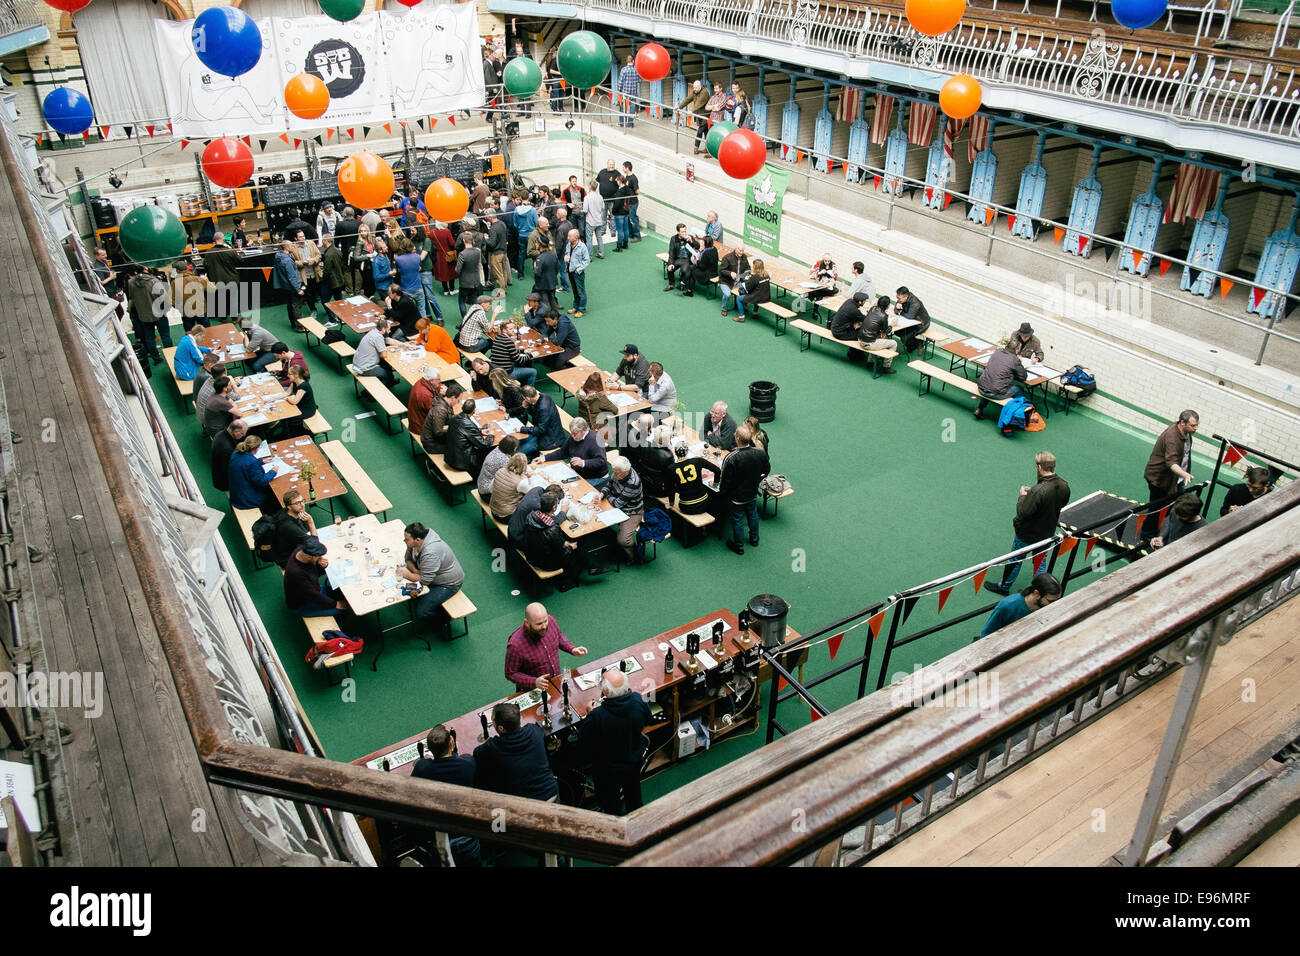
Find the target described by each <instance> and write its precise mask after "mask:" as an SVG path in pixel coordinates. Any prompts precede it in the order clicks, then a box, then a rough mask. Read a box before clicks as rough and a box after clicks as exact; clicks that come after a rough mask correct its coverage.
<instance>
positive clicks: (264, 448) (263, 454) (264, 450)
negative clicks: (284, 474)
mask: <svg viewBox="0 0 1300 956" xmlns="http://www.w3.org/2000/svg"><path fill="white" fill-rule="evenodd" d="M253 456H254V457H255V458H270V457H271V443H270V442H269V441H264V442H262V444H260V445H258V446H257V451H255V452H253Z"/></svg>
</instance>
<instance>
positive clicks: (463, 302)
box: [456, 235, 483, 319]
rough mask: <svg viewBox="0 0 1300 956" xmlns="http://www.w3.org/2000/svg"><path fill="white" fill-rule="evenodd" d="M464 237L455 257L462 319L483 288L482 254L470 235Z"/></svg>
mask: <svg viewBox="0 0 1300 956" xmlns="http://www.w3.org/2000/svg"><path fill="white" fill-rule="evenodd" d="M464 238H465V248H464V249H462V250H461V251H460V254H459V255H458V256H457V257H456V284H457V286H458V287H459V296H460V299H459V301H460V317H461V318H462V319H464V318H465V313H467V312H468V311H469V307H470V306H471V305H473V304H474V300H475V299H477V298H478V295H479V292H480V290H481V289H482V288H483V255H482V253H480V252H479V251H478V250H477V249H475V248H474V237H473V236H472V235H465V237H464Z"/></svg>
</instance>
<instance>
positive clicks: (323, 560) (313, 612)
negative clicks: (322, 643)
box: [284, 535, 347, 617]
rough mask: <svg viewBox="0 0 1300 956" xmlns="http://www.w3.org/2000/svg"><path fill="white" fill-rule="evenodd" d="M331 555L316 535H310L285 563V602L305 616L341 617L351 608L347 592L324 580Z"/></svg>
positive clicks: (292, 610)
mask: <svg viewBox="0 0 1300 956" xmlns="http://www.w3.org/2000/svg"><path fill="white" fill-rule="evenodd" d="M328 566H329V558H327V557H325V545H323V544H321V542H320V539H319V538H317V537H316V536H315V535H312V536H311V537H309V538H307V540H305V541H304V542H303V543H302V544H301V545H300V546H299V547H298V548H297V549H296V550H295V551H294V552H293V554H291V555H289V560H288V561H286V562H285V563H284V606H285V607H286V608H287V609H288V610H289V613H290V614H297V615H299V616H301V617H341V616H342V615H343V612H344V611H346V610H347V604H346V602H344V600H343V593H342V592H341V591H339V590H338V589H337V588H332V587H330V586H329V584H328V583H326V582H325V581H322V580H321V576H322V575H323V574H324V573H325V569H326V568H327V567H328Z"/></svg>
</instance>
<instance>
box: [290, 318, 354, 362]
mask: <svg viewBox="0 0 1300 956" xmlns="http://www.w3.org/2000/svg"><path fill="white" fill-rule="evenodd" d="M298 325H299V326H301V327H302V333H303V335H304V337H305V338H306V339H307V342H308V344H310V343H311V340H312V338H313V337H314V338H315V339H316V341H318V342H324V341H325V332H326V329H325V326H324V325H322V324H321V322H320V321H319V320H318V319H313V318H311V317H310V316H308V317H307V318H305V319H299V320H298ZM328 347H329V350H330V351H331V352H333V353H334V357H335V358H336V359H337V360H338V363H339V371H340V372H341V371H343V363H344V362H346V361H347V360H348V359H350V358H352V356H354V355H356V354H357V350H356V349H354V348H353V347H352V346H351V345H349V344H348V343H347V342H344V341H342V340H341V339H340V340H339V341H338V342H330V343H328Z"/></svg>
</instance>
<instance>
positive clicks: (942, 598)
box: [939, 586, 952, 612]
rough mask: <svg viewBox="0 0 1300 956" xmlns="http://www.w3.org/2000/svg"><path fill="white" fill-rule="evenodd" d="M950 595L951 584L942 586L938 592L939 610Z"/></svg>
mask: <svg viewBox="0 0 1300 956" xmlns="http://www.w3.org/2000/svg"><path fill="white" fill-rule="evenodd" d="M951 596H952V586H949V587H946V588H944V589H943V590H942V591H940V592H939V611H940V612H942V611H943V606H944V605H945V604H947V603H948V598H949V597H951Z"/></svg>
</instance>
